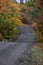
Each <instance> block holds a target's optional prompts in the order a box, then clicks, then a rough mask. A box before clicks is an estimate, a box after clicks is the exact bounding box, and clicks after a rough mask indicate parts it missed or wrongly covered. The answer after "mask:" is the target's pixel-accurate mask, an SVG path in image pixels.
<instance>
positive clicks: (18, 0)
mask: <svg viewBox="0 0 43 65" xmlns="http://www.w3.org/2000/svg"><path fill="white" fill-rule="evenodd" d="M16 1H17V2H20V0H16ZM24 2H25V0H24Z"/></svg>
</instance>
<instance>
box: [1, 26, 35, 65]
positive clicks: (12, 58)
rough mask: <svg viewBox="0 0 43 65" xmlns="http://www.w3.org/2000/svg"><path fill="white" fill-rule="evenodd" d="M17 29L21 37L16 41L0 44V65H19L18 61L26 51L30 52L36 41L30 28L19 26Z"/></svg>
mask: <svg viewBox="0 0 43 65" xmlns="http://www.w3.org/2000/svg"><path fill="white" fill-rule="evenodd" d="M19 28H20V30H21V35H20V37H19V38H18V40H17V41H15V42H0V65H20V63H19V61H18V59H19V58H20V57H22V56H23V55H25V53H26V52H27V51H29V52H30V49H31V46H32V45H33V43H34V42H35V41H36V34H35V31H34V30H33V28H32V27H30V26H21V27H19ZM20 62H21V61H20ZM17 63H19V64H17Z"/></svg>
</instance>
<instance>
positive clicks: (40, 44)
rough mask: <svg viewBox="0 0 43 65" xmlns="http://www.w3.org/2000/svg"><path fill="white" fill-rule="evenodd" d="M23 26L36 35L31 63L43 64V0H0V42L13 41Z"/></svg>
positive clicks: (32, 64)
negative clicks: (30, 29)
mask: <svg viewBox="0 0 43 65" xmlns="http://www.w3.org/2000/svg"><path fill="white" fill-rule="evenodd" d="M23 26H31V27H32V28H33V29H34V31H35V33H36V35H37V39H36V41H35V44H34V45H33V47H32V49H31V51H32V62H31V65H43V0H25V2H24V0H20V1H19V2H18V1H17V0H0V42H15V41H16V40H17V39H18V38H19V36H20V35H21V32H22V31H21V30H20V28H19V27H23ZM21 42H22V41H21ZM29 65H30V64H29Z"/></svg>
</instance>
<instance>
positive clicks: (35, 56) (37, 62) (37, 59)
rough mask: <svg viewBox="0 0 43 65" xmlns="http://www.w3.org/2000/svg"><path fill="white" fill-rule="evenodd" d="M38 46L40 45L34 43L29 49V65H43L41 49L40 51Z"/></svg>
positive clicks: (42, 50) (42, 51)
mask: <svg viewBox="0 0 43 65" xmlns="http://www.w3.org/2000/svg"><path fill="white" fill-rule="evenodd" d="M39 44H40V43H36V44H35V45H34V46H33V47H32V49H31V55H32V62H31V63H32V64H31V65H43V49H41V47H40V45H39Z"/></svg>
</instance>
